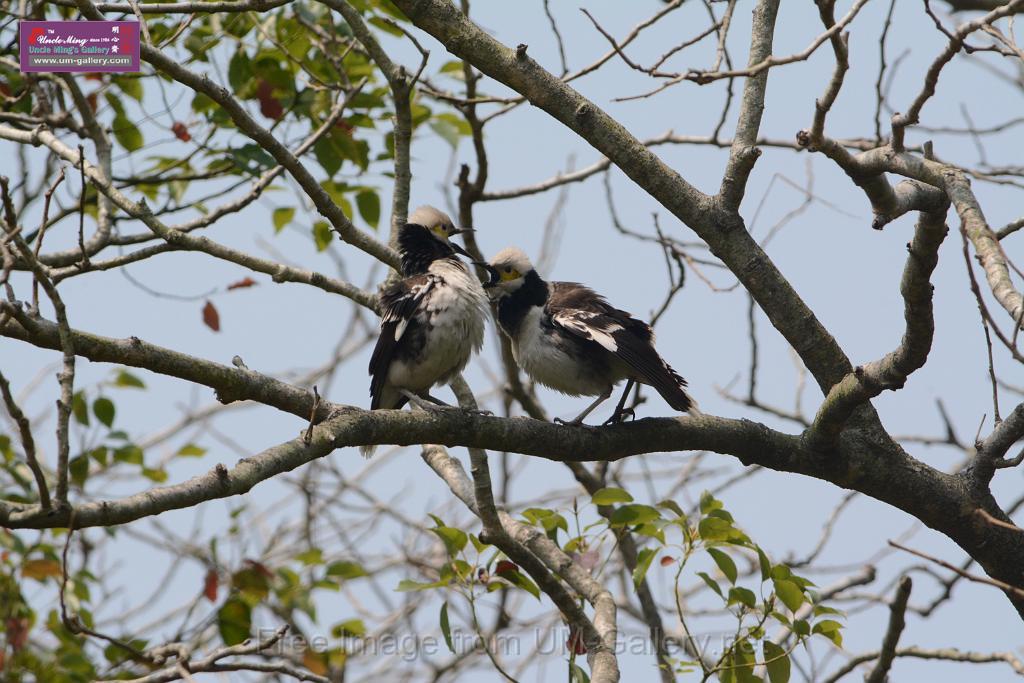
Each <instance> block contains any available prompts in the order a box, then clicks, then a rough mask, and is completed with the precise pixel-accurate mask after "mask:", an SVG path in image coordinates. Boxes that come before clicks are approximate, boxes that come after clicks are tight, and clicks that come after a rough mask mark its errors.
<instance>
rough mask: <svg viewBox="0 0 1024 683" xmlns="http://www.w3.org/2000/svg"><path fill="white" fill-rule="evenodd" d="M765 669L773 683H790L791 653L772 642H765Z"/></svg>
mask: <svg viewBox="0 0 1024 683" xmlns="http://www.w3.org/2000/svg"><path fill="white" fill-rule="evenodd" d="M764 661H765V668H766V669H768V679H769V680H770V681H771V683H789V666H790V662H789V653H787V652H786V651H785V650H784V649H782V648H781V647H779V646H778V645H776V644H775V643H773V642H772V641H770V640H766V641H764Z"/></svg>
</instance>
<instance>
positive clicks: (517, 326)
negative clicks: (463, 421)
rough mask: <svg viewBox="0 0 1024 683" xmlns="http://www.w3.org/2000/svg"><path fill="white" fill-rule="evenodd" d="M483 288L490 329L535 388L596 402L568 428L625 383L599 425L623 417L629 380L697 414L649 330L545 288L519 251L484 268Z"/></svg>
mask: <svg viewBox="0 0 1024 683" xmlns="http://www.w3.org/2000/svg"><path fill="white" fill-rule="evenodd" d="M487 270H488V271H489V273H490V282H488V283H487V284H486V285H484V287H485V288H486V289H487V290H488V294H490V295H491V297H492V298H493V299H495V300H496V301H497V309H498V326H499V327H500V328H501V331H502V332H503V333H504V334H505V335H506V336H507V337H508V338H509V341H510V342H511V345H512V354H513V356H514V357H515V360H516V362H517V363H518V364H519V365H520V366H521V367H522V368H523V370H525V371H526V374H528V375H529V376H530V377H532V378H533V379H534V380H535V381H537V382H540V383H541V384H543V385H545V386H548V387H551V388H552V389H555V390H557V391H560V392H562V393H563V394H568V395H570V396H597V400H596V401H594V402H593V403H592V404H590V405H589V406H587V409H586V410H584V411H583V412H582V413H580V414H579V415H578V416H577V417H576V418H575V419H573V420H572V421H571V422H570V424H580V423H582V422H583V420H584V418H586V417H587V415H589V414H590V413H591V411H593V410H594V409H595V408H597V406H599V405H600V404H601V403H603V402H604V401H606V400H607V399H608V397H609V396H611V394H612V389H613V388H614V386H615V385H616V384H618V383H619V382H620V381H622V380H624V379H625V380H626V390H625V391H624V392H623V394H622V399H621V400H620V401H619V403H618V406H617V407H616V408H615V412H614V414H613V415H612V416H611V418H609V420H608V421H607V422H606V423H605V424H610V423H613V422H618V421H620V420H621V419H622V418H623V415H624V406H625V403H626V397H627V396H628V395H629V392H630V390H631V389H632V388H633V384H634V383H635V382H640V383H642V384H648V385H650V386H652V387H654V389H655V390H657V392H658V393H659V394H661V396H662V398H664V399H665V401H666V402H668V404H669V405H670V406H672V407H673V408H674V409H676V410H678V411H680V412H689V413H690V414H699V411H698V410H697V404H696V402H695V401H694V400H693V399H692V398H691V397H690V395H689V394H688V393H687V392H686V380H684V379H683V378H682V377H680V376H679V374H678V373H677V372H676V371H675V370H673V369H672V368H671V367H670V366H669V364H668V363H666V362H665V361H664V360H663V359H662V358H661V356H659V355H658V352H657V351H656V350H655V348H654V331H653V330H652V329H651V326H650V325H648V324H647V323H645V322H643V321H642V320H637V319H636V318H634V317H632V316H631V315H630V314H629V313H627V312H626V311H621V310H619V309H617V308H615V307H614V306H612V305H611V304H609V303H608V302H607V301H606V300H605V298H604V297H602V296H601V295H599V294H597V293H596V292H594V290H592V289H590V288H589V287H585V286H584V285H581V284H577V283H575V282H545V281H544V280H543V279H541V277H540V275H538V274H537V271H536V270H535V269H534V267H533V265H532V264H531V263H530V259H529V258H528V257H527V256H526V254H524V253H523V252H522V251H521V250H519V249H516V248H515V247H508V248H506V249H503V250H502V251H500V252H498V254H497V255H495V256H494V258H493V259H491V262H490V264H489V265H488V266H487Z"/></svg>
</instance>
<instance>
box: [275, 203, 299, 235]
mask: <svg viewBox="0 0 1024 683" xmlns="http://www.w3.org/2000/svg"><path fill="white" fill-rule="evenodd" d="M293 218H295V207H292V206H279V207H277V208H276V209H274V213H273V214H272V220H273V221H274V232H275V233H277V232H281V231H282V230H284V226H286V225H288V224H289V223H291V222H292V219H293Z"/></svg>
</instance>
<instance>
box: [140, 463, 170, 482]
mask: <svg viewBox="0 0 1024 683" xmlns="http://www.w3.org/2000/svg"><path fill="white" fill-rule="evenodd" d="M142 476H144V477H145V478H146V479H149V480H150V481H155V482H156V483H158V484H162V483H164V482H165V481H167V470H162V469H153V468H150V467H143V468H142Z"/></svg>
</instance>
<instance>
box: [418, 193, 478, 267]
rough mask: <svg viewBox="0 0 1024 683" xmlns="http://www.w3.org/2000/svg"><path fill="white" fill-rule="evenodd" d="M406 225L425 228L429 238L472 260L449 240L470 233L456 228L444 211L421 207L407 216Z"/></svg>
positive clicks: (463, 250) (464, 251)
mask: <svg viewBox="0 0 1024 683" xmlns="http://www.w3.org/2000/svg"><path fill="white" fill-rule="evenodd" d="M408 224H409V225H418V226H420V227H423V228H426V229H427V232H428V233H430V236H431V237H433V238H434V239H436V240H438V241H440V242H442V243H444V244H446V245H447V246H449V247H451V248H452V249H453V250H455V252H456V253H459V254H462V255H463V256H466V257H467V258H472V257H471V256H470V255H469V254H468V253H467V252H466V250H465V249H463V248H462V247H461V246H459V245H458V244H456V243H454V242H452V241H451V238H452V237H454V236H455V235H461V234H463V233H466V232H472V231H471V230H468V229H462V228H456V227H455V223H453V222H452V219H451V217H450V216H449V215H448V214H446V213H445V212H444V211H441V210H439V209H435V208H434V207H432V206H426V205H424V206H421V207H419V208H418V209H416V210H415V211H413V212H412V213H411V214H409V220H408Z"/></svg>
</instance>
